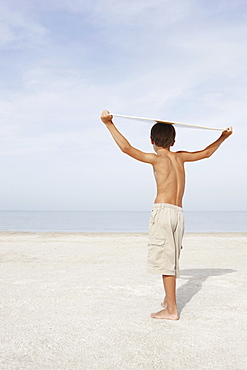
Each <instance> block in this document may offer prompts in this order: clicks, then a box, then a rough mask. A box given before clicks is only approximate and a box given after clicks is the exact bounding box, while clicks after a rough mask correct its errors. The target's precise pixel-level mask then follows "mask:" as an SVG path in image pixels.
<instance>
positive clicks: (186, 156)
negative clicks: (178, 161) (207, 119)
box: [178, 127, 232, 162]
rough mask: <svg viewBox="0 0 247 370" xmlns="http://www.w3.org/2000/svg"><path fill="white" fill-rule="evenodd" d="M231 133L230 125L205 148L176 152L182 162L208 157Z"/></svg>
mask: <svg viewBox="0 0 247 370" xmlns="http://www.w3.org/2000/svg"><path fill="white" fill-rule="evenodd" d="M231 134H232V127H228V128H227V129H226V130H225V131H223V132H222V134H221V136H220V137H219V139H218V140H216V141H215V142H214V143H212V144H210V145H209V146H207V147H206V148H205V149H203V150H200V151H198V152H184V151H181V152H178V153H179V155H180V157H181V158H182V160H183V161H184V162H193V161H199V160H200V159H204V158H209V157H210V156H211V155H212V154H213V153H214V152H215V151H216V150H217V149H218V148H219V147H220V145H221V144H222V143H223V142H224V141H225V140H226V139H227V138H228V137H229V136H230V135H231Z"/></svg>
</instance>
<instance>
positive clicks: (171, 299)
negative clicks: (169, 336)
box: [151, 275, 179, 320]
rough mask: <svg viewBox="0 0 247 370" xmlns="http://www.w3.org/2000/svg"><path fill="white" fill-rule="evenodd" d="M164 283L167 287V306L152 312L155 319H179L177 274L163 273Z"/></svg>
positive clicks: (165, 302)
mask: <svg viewBox="0 0 247 370" xmlns="http://www.w3.org/2000/svg"><path fill="white" fill-rule="evenodd" d="M163 283H164V288H165V293H166V296H165V300H164V304H165V308H164V310H161V311H159V312H156V313H152V314H151V317H152V318H153V319H168V320H178V319H179V316H178V310H177V303H176V276H175V275H163Z"/></svg>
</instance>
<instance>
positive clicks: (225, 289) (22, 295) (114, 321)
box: [0, 231, 247, 370]
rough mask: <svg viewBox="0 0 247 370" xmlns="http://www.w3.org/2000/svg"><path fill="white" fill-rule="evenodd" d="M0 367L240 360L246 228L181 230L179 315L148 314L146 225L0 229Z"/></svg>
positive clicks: (246, 324)
mask: <svg viewBox="0 0 247 370" xmlns="http://www.w3.org/2000/svg"><path fill="white" fill-rule="evenodd" d="M0 243H1V254H0V264H1V277H0V278H1V340H0V341H1V362H0V368H1V369H4V370H5V369H6V370H12V369H18V370H20V369H23V370H24V369H25V370H29V369H30V370H46V369H47V370H48V369H51V370H58V369H59V370H60V369H61V370H62V369H64V370H65V369H66V370H70V369H71V370H72V369H73V370H77V369H78V370H79V369H88V370H90V369H99V370H103V369H113V370H118V369H122V370H126V369H146V370H149V369H157V370H158V369H162V370H173V369H174V370H175V369H184V370H185V369H186V370H187V369H189V370H193V369H195V370H198V369H200V370H201V369H217V370H219V369H222V370H223V369H224V370H225V369H229V370H230V369H231V370H234V369H236V370H240V369H243V370H244V369H246V368H247V356H246V339H247V338H246V333H247V289H246V288H247V284H246V275H247V274H246V256H247V233H211V234H210V233H205V234H200V233H194V234H188V233H187V234H185V237H184V242H183V249H182V253H181V259H180V274H181V276H180V278H179V279H177V301H178V309H179V312H180V320H178V321H168V320H154V319H151V318H150V317H149V315H150V313H152V312H157V311H159V310H160V309H161V306H160V303H161V302H162V299H163V287H162V281H161V277H160V276H158V275H150V274H147V273H146V256H147V234H146V233H62V232H56V233H52V232H47V233H29V232H5V231H3V232H0Z"/></svg>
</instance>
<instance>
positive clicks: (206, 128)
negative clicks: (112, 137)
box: [110, 113, 225, 131]
mask: <svg viewBox="0 0 247 370" xmlns="http://www.w3.org/2000/svg"><path fill="white" fill-rule="evenodd" d="M110 114H111V115H112V116H113V117H121V118H127V119H132V120H138V121H146V122H156V123H166V124H169V125H176V126H183V127H191V128H200V129H205V130H216V131H224V130H225V129H224V128H213V127H205V126H198V125H191V124H189V123H181V122H172V121H164V120H162V119H156V118H145V117H136V116H126V115H124V114H114V113H110Z"/></svg>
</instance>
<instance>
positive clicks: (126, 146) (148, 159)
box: [100, 110, 157, 164]
mask: <svg viewBox="0 0 247 370" xmlns="http://www.w3.org/2000/svg"><path fill="white" fill-rule="evenodd" d="M100 118H101V120H102V121H103V122H104V124H105V125H106V127H107V129H108V130H109V132H110V134H111V135H112V137H113V139H114V140H115V142H116V143H117V145H118V147H119V148H120V149H121V151H122V152H123V153H126V154H128V155H129V156H131V157H132V158H134V159H137V160H138V161H141V162H145V163H150V164H154V163H155V161H156V158H157V156H156V155H155V154H152V153H144V152H142V151H140V150H138V149H136V148H134V147H133V146H132V145H130V143H129V142H128V140H127V139H126V138H125V137H124V136H123V135H122V134H121V132H119V131H118V129H117V128H116V126H115V125H114V123H113V122H112V118H113V117H112V116H111V114H110V112H108V111H107V110H104V111H103V112H102V113H101V116H100Z"/></svg>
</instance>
